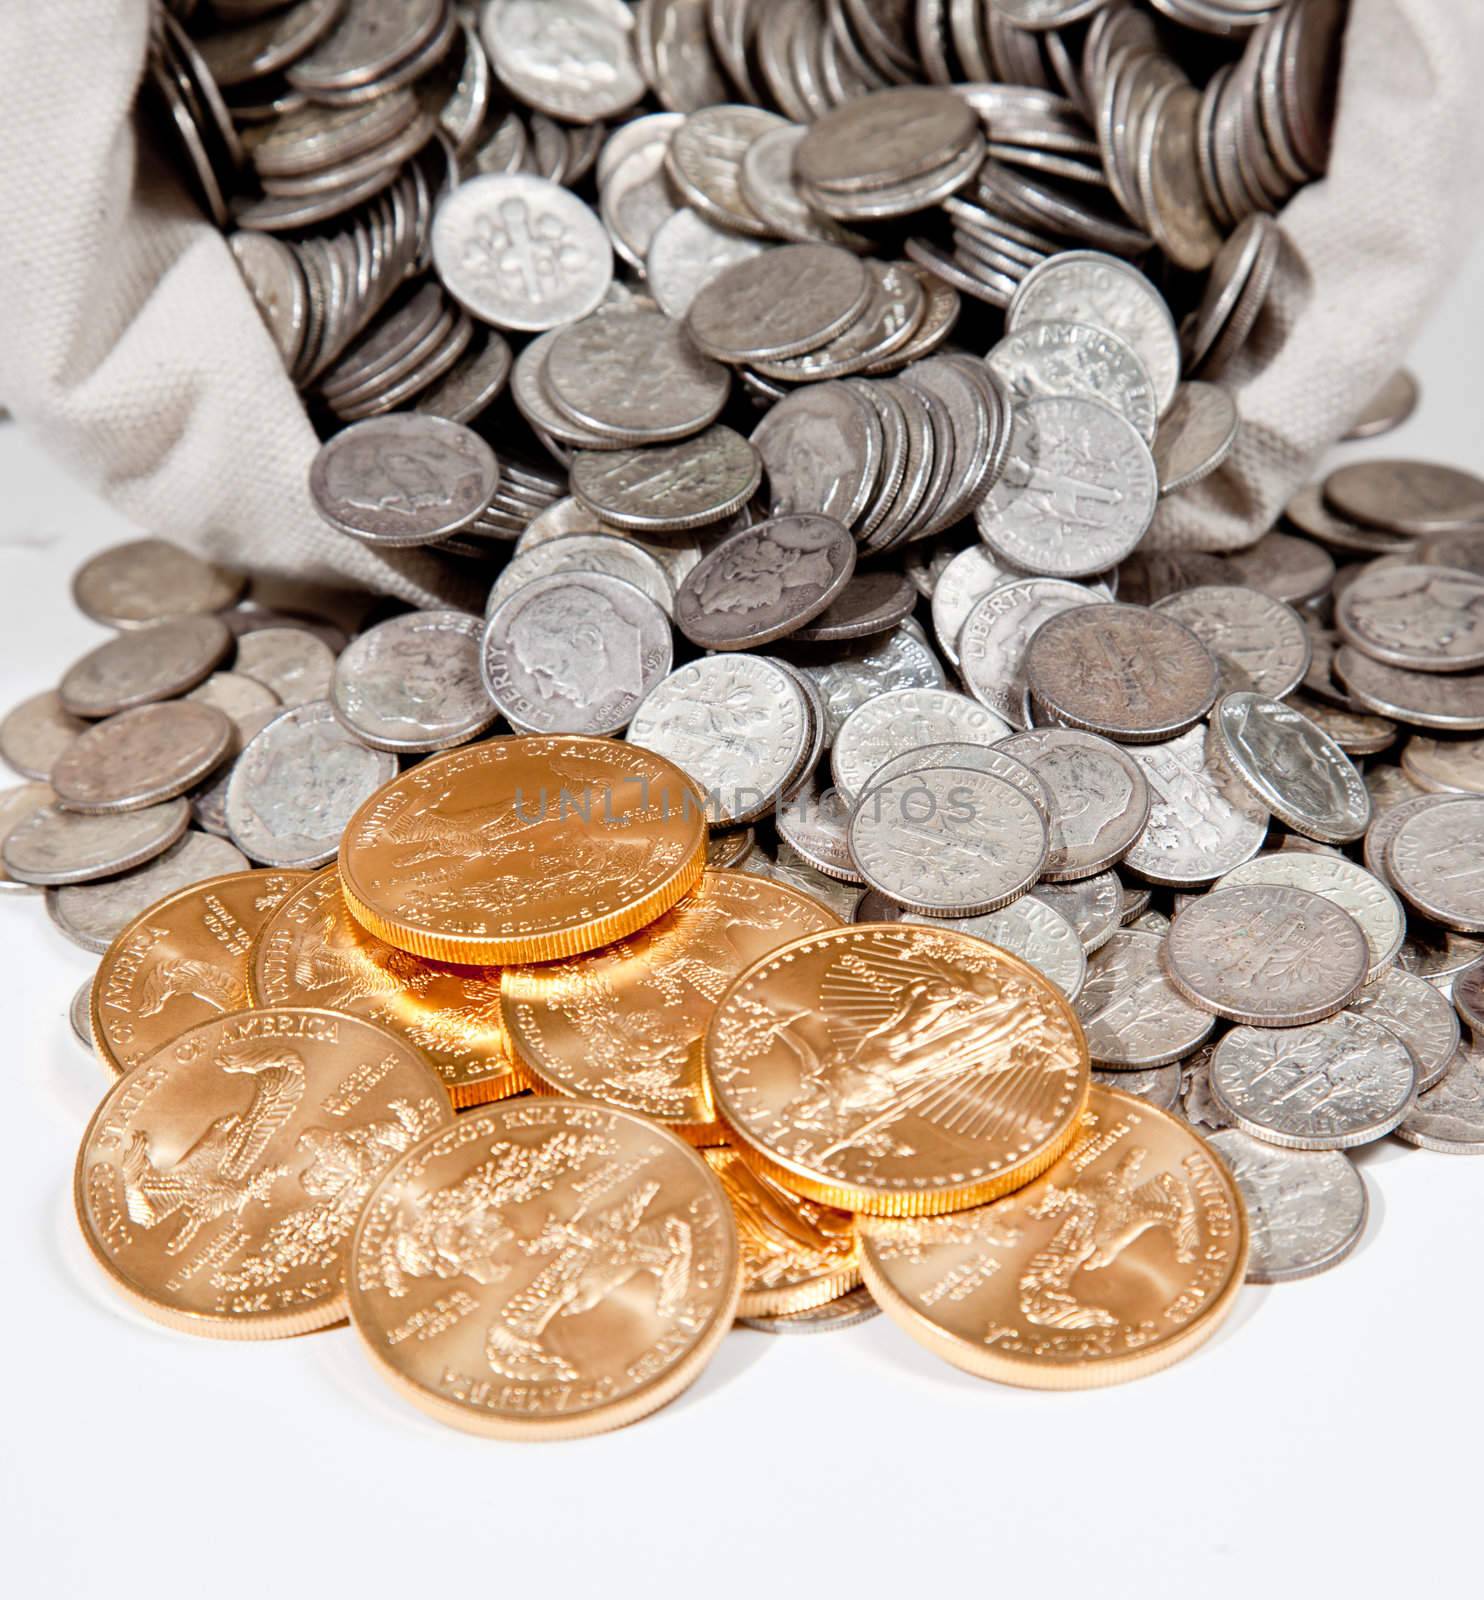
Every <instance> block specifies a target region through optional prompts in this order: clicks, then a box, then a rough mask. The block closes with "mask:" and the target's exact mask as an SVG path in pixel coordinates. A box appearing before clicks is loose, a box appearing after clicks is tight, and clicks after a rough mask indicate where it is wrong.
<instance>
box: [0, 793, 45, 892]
mask: <svg viewBox="0 0 1484 1600" xmlns="http://www.w3.org/2000/svg"><path fill="white" fill-rule="evenodd" d="M55 800H56V796H55V795H54V794H53V793H52V789H51V785H50V784H48V783H19V784H16V785H15V786H14V787H13V788H8V789H0V851H3V850H4V847H5V841H6V840H7V839H8V838H9V837H10V835H11V834H12V833H14V832H15V830H16V829H17V828H19V827H20V825H21V824H22V823H23V822H25V821H26V820H27V819H28V818H29V817H32V816H34V815H35V814H36V812H38V811H40V810H42V809H43V807H46V806H50V805H52V804H53V803H54V802H55ZM34 887H35V885H33V884H29V883H23V882H22V881H21V880H20V879H19V878H12V877H11V875H10V874H9V873H8V872H7V871H6V870H5V867H4V864H3V860H0V893H4V894H29V893H31V891H32V889H33V888H34Z"/></svg>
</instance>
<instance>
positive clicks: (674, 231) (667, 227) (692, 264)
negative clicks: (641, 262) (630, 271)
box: [644, 211, 770, 320]
mask: <svg viewBox="0 0 1484 1600" xmlns="http://www.w3.org/2000/svg"><path fill="white" fill-rule="evenodd" d="M768 248H770V247H769V246H768V245H766V244H764V243H763V242H762V240H761V239H749V238H746V237H745V236H744V235H742V234H740V233H731V232H728V230H727V229H725V228H720V227H717V226H716V224H714V223H712V222H708V221H707V220H706V218H705V217H703V216H701V215H700V213H699V212H696V211H677V212H676V213H675V215H674V216H673V217H671V218H669V220H668V221H666V222H663V223H661V224H660V226H659V228H658V229H657V230H656V232H655V235H654V238H653V239H652V240H651V241H650V245H649V254H648V255H647V257H646V258H645V266H644V270H645V280H646V282H647V283H648V284H649V289H650V293H651V294H653V295H654V297H655V299H656V300H657V301H658V302H659V307H660V310H661V311H663V312H664V313H665V315H666V316H667V317H675V318H676V319H677V320H678V319H680V318H683V317H684V316H685V314H686V312H687V311H689V310H690V306H691V302H692V301H693V300H694V299H695V297H696V295H697V294H699V293H700V291H701V289H702V288H703V287H704V286H705V285H706V284H708V283H710V282H711V280H712V279H713V278H715V277H716V276H717V275H718V274H719V273H721V272H723V271H725V269H726V268H727V267H730V266H732V265H734V264H735V263H736V262H738V261H750V260H751V259H752V258H753V257H754V256H758V255H761V254H762V253H763V252H764V251H765V250H767V249H768Z"/></svg>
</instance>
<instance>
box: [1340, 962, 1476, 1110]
mask: <svg viewBox="0 0 1484 1600" xmlns="http://www.w3.org/2000/svg"><path fill="white" fill-rule="evenodd" d="M1461 982H1462V979H1459V980H1457V981H1456V982H1455V984H1454V999H1455V1002H1456V1001H1457V1000H1458V994H1459V983H1461ZM1345 1009H1346V1010H1347V1011H1353V1012H1355V1013H1356V1014H1357V1015H1358V1016H1362V1017H1368V1018H1369V1019H1370V1020H1371V1021H1372V1022H1379V1023H1380V1024H1381V1026H1382V1027H1383V1028H1387V1029H1389V1030H1390V1031H1391V1032H1392V1033H1394V1034H1395V1035H1396V1036H1397V1038H1398V1039H1400V1040H1401V1042H1402V1043H1403V1044H1404V1045H1406V1047H1407V1049H1409V1050H1410V1051H1411V1052H1412V1056H1413V1059H1414V1060H1415V1061H1416V1062H1417V1088H1418V1092H1419V1093H1421V1092H1422V1091H1424V1090H1427V1089H1431V1088H1432V1087H1433V1085H1434V1084H1436V1083H1438V1082H1439V1081H1440V1080H1441V1079H1442V1076H1443V1074H1444V1073H1445V1072H1446V1071H1447V1070H1448V1068H1449V1065H1450V1064H1451V1063H1452V1060H1453V1057H1454V1056H1455V1054H1456V1053H1457V1051H1458V1042H1459V1038H1460V1033H1461V1030H1460V1028H1459V1025H1458V1019H1459V1015H1460V1013H1461V1012H1462V1010H1463V1007H1462V1005H1461V1004H1460V1005H1459V1009H1458V1010H1457V1011H1455V1010H1454V1009H1453V1007H1452V1006H1450V1005H1449V1004H1448V997H1447V995H1445V994H1441V993H1439V992H1438V990H1437V989H1435V988H1434V987H1433V986H1432V984H1430V983H1429V982H1428V981H1427V979H1426V978H1420V977H1418V976H1417V974H1416V973H1415V972H1406V971H1403V969H1402V968H1400V967H1390V968H1388V969H1387V970H1386V971H1385V972H1383V973H1382V974H1381V976H1380V977H1379V978H1376V979H1375V980H1373V981H1372V982H1370V983H1368V984H1367V985H1366V986H1365V988H1364V989H1362V990H1361V991H1360V993H1359V994H1357V995H1356V996H1355V998H1354V999H1353V1000H1352V1001H1351V1002H1350V1004H1349V1005H1348V1006H1346V1008H1345Z"/></svg>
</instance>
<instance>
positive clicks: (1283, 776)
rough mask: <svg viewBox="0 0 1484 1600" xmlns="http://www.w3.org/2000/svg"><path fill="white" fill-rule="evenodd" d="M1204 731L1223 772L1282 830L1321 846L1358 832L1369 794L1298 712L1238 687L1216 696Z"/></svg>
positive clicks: (1366, 813) (1368, 805) (1367, 815)
mask: <svg viewBox="0 0 1484 1600" xmlns="http://www.w3.org/2000/svg"><path fill="white" fill-rule="evenodd" d="M1211 737H1212V739H1213V740H1214V741H1215V742H1216V744H1217V745H1218V747H1219V749H1220V753H1221V759H1222V760H1223V761H1224V762H1225V763H1226V764H1227V766H1228V767H1229V768H1230V770H1231V771H1232V772H1233V773H1234V774H1235V775H1236V776H1237V777H1238V778H1240V779H1241V781H1242V782H1243V783H1244V784H1246V785H1247V787H1248V788H1249V789H1250V790H1251V791H1252V793H1253V794H1254V795H1255V796H1256V797H1257V799H1258V800H1259V801H1261V803H1262V804H1263V805H1265V806H1266V807H1267V808H1268V810H1270V811H1271V812H1273V813H1274V815H1276V816H1277V817H1279V818H1280V819H1281V820H1282V821H1283V822H1285V823H1287V824H1288V826H1289V827H1290V828H1293V829H1294V830H1295V831H1297V832H1299V833H1302V834H1304V835H1306V836H1307V837H1308V838H1311V839H1318V840H1320V841H1321V842H1323V843H1326V844H1344V843H1347V842H1348V841H1349V840H1351V839H1358V838H1360V836H1361V835H1362V834H1363V833H1364V832H1365V830H1366V825H1367V824H1368V823H1369V822H1370V820H1371V797H1370V795H1369V794H1368V793H1367V792H1366V786H1365V784H1364V783H1363V782H1362V781H1361V777H1360V774H1359V773H1358V772H1357V771H1356V770H1355V767H1354V765H1353V764H1352V763H1351V762H1350V760H1349V759H1348V758H1347V757H1346V755H1345V753H1344V751H1342V750H1341V749H1340V747H1339V746H1338V745H1337V744H1336V743H1335V742H1334V740H1333V739H1331V738H1330V737H1329V736H1328V734H1326V733H1325V732H1324V731H1323V730H1322V729H1321V728H1319V727H1318V726H1317V725H1316V724H1315V723H1313V722H1311V721H1310V720H1309V718H1308V717H1306V716H1304V715H1303V714H1302V713H1301V712H1298V711H1295V710H1294V709H1293V708H1292V707H1291V706H1286V705H1283V704H1281V703H1280V702H1279V701H1277V700H1270V699H1267V698H1265V697H1264V696H1262V695H1258V694H1251V693H1248V692H1246V691H1243V692H1240V693H1237V694H1228V695H1224V696H1223V697H1222V699H1221V702H1220V703H1219V704H1218V705H1217V707H1216V710H1215V713H1214V714H1213V716H1212V718H1211Z"/></svg>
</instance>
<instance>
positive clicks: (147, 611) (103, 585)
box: [72, 539, 243, 628]
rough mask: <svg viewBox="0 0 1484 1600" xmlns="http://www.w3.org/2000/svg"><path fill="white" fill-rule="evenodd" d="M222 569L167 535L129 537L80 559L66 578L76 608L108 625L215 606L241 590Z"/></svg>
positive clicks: (136, 624) (235, 577)
mask: <svg viewBox="0 0 1484 1600" xmlns="http://www.w3.org/2000/svg"><path fill="white" fill-rule="evenodd" d="M242 585H243V579H242V577H241V575H240V574H238V573H235V572H226V571H224V570H223V569H222V568H221V567H214V566H212V565H211V564H210V563H209V562H206V561H203V560H201V558H200V557H199V556H196V555H193V554H192V553H191V552H190V551H189V550H186V549H184V548H182V547H181V546H180V545H178V544H171V543H170V542H169V540H167V539H131V540H130V541H129V542H128V543H127V544H116V545H112V546H110V548H109V549H107V550H100V551H99V552H98V554H97V555H95V556H93V557H92V558H91V559H90V560H88V561H85V562H84V563H83V564H82V566H80V567H79V568H78V569H77V573H76V575H75V576H74V577H73V579H72V598H73V601H74V602H75V603H76V605H77V609H78V610H79V611H81V612H82V614H83V615H84V616H86V617H91V618H92V619H93V621H94V622H101V623H103V625H104V626H105V627H109V628H141V627H147V626H148V625H149V624H150V623H151V622H159V621H162V620H164V619H165V618H167V617H183V616H187V615H190V614H191V613H194V612H205V611H220V610H222V609H223V607H225V606H229V605H231V604H232V602H233V601H234V600H235V599H236V598H237V596H238V595H239V594H241V592H242Z"/></svg>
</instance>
